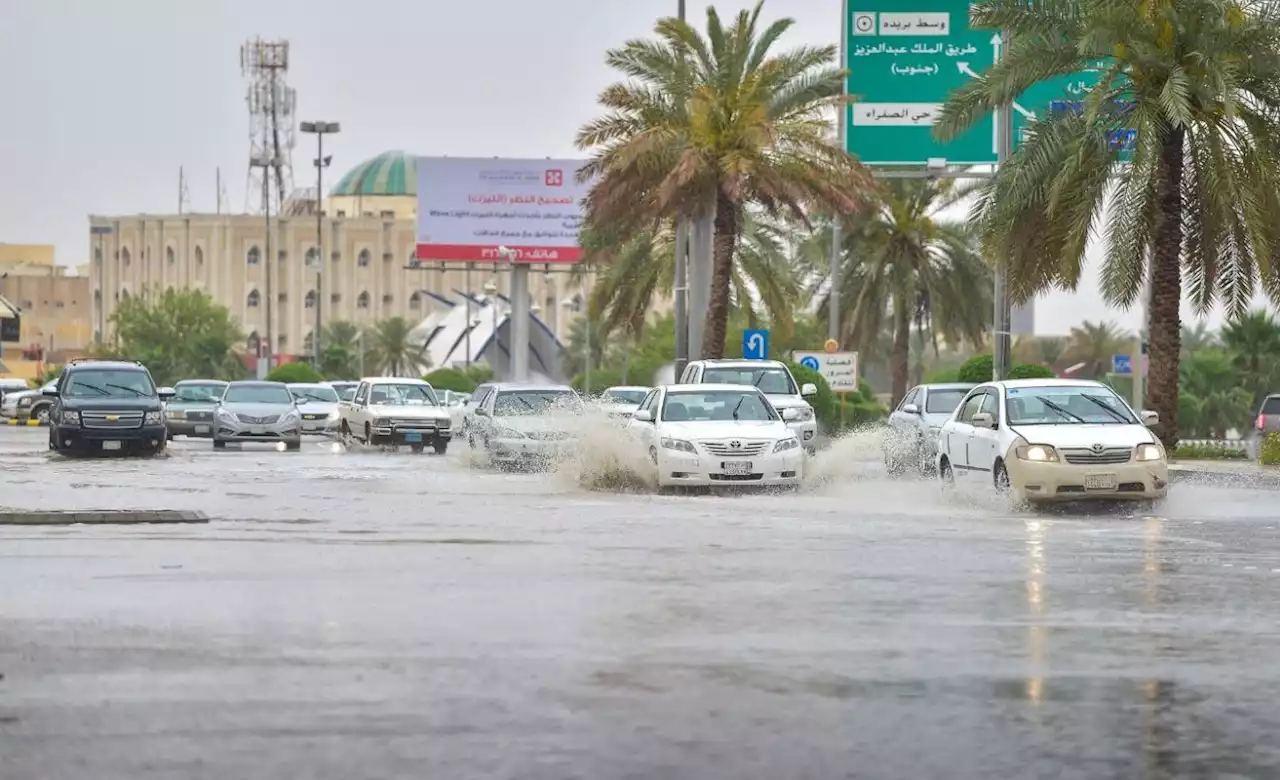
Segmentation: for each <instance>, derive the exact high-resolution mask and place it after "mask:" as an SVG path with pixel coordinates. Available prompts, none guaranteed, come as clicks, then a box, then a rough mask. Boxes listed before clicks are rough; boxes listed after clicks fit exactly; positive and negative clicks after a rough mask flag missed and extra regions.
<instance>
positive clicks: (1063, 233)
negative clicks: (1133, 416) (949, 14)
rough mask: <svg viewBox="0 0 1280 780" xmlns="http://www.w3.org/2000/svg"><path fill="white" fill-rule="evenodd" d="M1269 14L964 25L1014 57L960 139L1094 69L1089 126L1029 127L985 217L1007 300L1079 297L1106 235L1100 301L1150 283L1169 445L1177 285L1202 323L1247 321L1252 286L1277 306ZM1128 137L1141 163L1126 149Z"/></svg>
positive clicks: (980, 85) (1094, 11)
mask: <svg viewBox="0 0 1280 780" xmlns="http://www.w3.org/2000/svg"><path fill="white" fill-rule="evenodd" d="M1277 13H1278V12H1277V10H1276V8H1275V4H1274V3H1270V2H1261V1H1260V0H1257V1H1255V0H1176V1H1175V0H1145V2H1141V3H1138V2H1111V1H1109V0H1080V1H1079V2H1037V3H1030V2H1027V0H983V1H982V2H979V3H976V4H975V5H974V6H973V12H972V15H971V23H972V24H973V26H975V27H980V28H984V29H985V28H989V29H997V30H998V29H1004V30H1006V31H1007V32H1008V33H1010V34H1011V38H1010V40H1009V41H1008V42H1007V44H1006V47H1005V51H1004V57H1003V58H1002V59H1001V60H1000V61H999V62H998V63H996V65H995V66H993V67H992V68H990V69H989V70H987V71H986V72H985V73H984V75H983V77H982V78H979V79H973V80H972V81H970V82H969V83H968V84H966V85H965V86H964V87H962V88H961V89H959V90H957V91H955V92H954V93H953V94H952V95H951V98H950V99H949V100H948V102H947V103H946V105H945V106H944V107H943V109H942V112H941V116H940V117H939V121H938V123H937V125H936V126H935V131H936V132H937V134H938V135H939V137H941V138H943V139H951V138H954V137H955V136H956V135H958V134H959V133H961V132H963V131H964V130H965V129H967V128H969V127H971V126H972V125H973V124H974V123H975V122H977V121H978V120H979V119H981V118H983V117H985V116H987V115H989V114H990V113H991V112H992V111H993V110H994V109H997V108H1003V109H1005V110H1009V109H1010V108H1011V107H1012V103H1013V101H1014V100H1016V99H1017V98H1018V97H1019V96H1020V95H1022V93H1023V92H1024V91H1026V90H1027V89H1028V88H1029V87H1031V86H1033V85H1035V84H1036V83H1038V82H1040V81H1042V80H1044V79H1050V78H1055V77H1059V76H1075V75H1078V74H1080V73H1082V72H1084V71H1086V70H1089V69H1094V70H1097V69H1098V68H1101V72H1100V74H1099V76H1100V78H1099V80H1098V84H1097V86H1095V87H1093V88H1092V89H1091V90H1090V91H1089V92H1088V93H1087V94H1085V95H1084V96H1083V100H1082V102H1081V106H1082V109H1081V110H1079V111H1076V110H1068V111H1057V112H1054V111H1051V112H1048V116H1046V117H1044V118H1043V119H1042V121H1039V122H1036V123H1035V124H1034V125H1033V126H1032V127H1031V128H1030V130H1031V132H1030V133H1029V134H1028V138H1027V139H1026V140H1025V141H1024V142H1023V143H1021V144H1020V145H1019V146H1018V148H1017V149H1016V150H1015V151H1014V152H1013V154H1012V156H1011V157H1010V159H1009V161H1008V163H1007V164H1005V165H1002V166H1001V167H1000V172H999V174H998V175H997V176H996V178H995V179H994V180H992V181H991V182H990V184H989V186H988V187H986V188H984V191H983V194H982V196H981V197H980V198H979V201H978V203H977V204H976V205H975V216H976V217H977V218H978V219H979V220H980V222H981V225H982V230H983V240H984V247H985V248H986V249H987V250H988V251H989V252H990V253H991V255H992V257H993V258H995V259H997V260H998V261H999V262H1001V263H1002V264H1004V265H1005V266H1006V267H1007V269H1008V271H1009V279H1010V289H1011V295H1012V297H1013V298H1014V299H1015V300H1019V299H1026V298H1027V297H1028V296H1030V295H1033V294H1035V293H1036V292H1039V291H1040V290H1043V289H1046V288H1051V287H1061V288H1069V289H1074V288H1075V286H1076V285H1077V284H1078V282H1079V280H1080V275H1081V266H1082V262H1083V260H1084V255H1085V248H1086V246H1087V245H1088V243H1089V240H1090V237H1091V236H1092V235H1094V234H1095V232H1097V231H1098V230H1099V228H1102V229H1103V230H1102V232H1103V233H1104V234H1105V236H1106V242H1107V254H1106V258H1105V260H1104V263H1103V267H1102V292H1103V296H1104V297H1105V299H1106V300H1107V301H1108V302H1109V303H1111V304H1115V305H1119V306H1122V307H1125V308H1128V307H1129V305H1131V304H1133V303H1134V302H1136V301H1137V300H1138V298H1139V296H1140V295H1141V294H1142V291H1143V289H1144V287H1145V285H1146V284H1147V283H1148V282H1149V283H1150V294H1151V298H1150V301H1151V304H1150V311H1149V316H1150V330H1151V338H1150V356H1151V364H1150V378H1149V384H1148V393H1149V396H1150V399H1151V405H1152V406H1153V407H1154V409H1155V410H1156V411H1157V412H1159V414H1160V419H1161V423H1162V425H1161V438H1162V439H1164V441H1165V444H1166V445H1167V446H1173V445H1175V444H1176V442H1177V439H1178V417H1177V414H1178V361H1179V351H1180V350H1179V336H1180V332H1181V329H1180V324H1181V321H1180V314H1179V306H1180V304H1181V302H1182V297H1183V296H1182V292H1183V274H1184V273H1185V274H1186V286H1187V289H1188V293H1189V297H1190V298H1191V300H1192V302H1193V303H1194V304H1195V306H1196V308H1197V310H1198V311H1200V312H1204V311H1207V310H1208V309H1209V308H1210V307H1211V306H1212V305H1213V304H1214V303H1215V302H1223V303H1225V304H1226V306H1227V308H1228V310H1229V311H1230V312H1233V313H1239V312H1241V311H1243V310H1244V309H1245V308H1246V307H1247V306H1248V303H1249V301H1250V299H1251V297H1252V295H1253V293H1254V289H1255V286H1256V283H1257V281H1258V279H1259V276H1260V275H1261V276H1262V282H1263V285H1264V287H1265V288H1266V290H1267V292H1268V293H1269V294H1270V295H1271V296H1272V297H1273V298H1280V275H1278V274H1280V269H1277V268H1276V267H1275V266H1274V265H1273V264H1271V263H1269V262H1268V260H1269V258H1272V257H1275V256H1276V255H1277V253H1280V220H1276V219H1275V218H1274V215H1275V214H1276V213H1277V211H1278V210H1280V174H1278V171H1277V159H1278V157H1280V118H1278V117H1280V91H1278V90H1277V87H1276V85H1277V84H1280V56H1277V49H1280V22H1278V17H1277ZM1129 131H1133V132H1134V133H1136V135H1135V136H1134V138H1135V140H1134V143H1133V146H1132V152H1131V153H1130V152H1129V151H1128V150H1127V149H1126V148H1125V146H1124V145H1122V144H1119V143H1117V142H1116V139H1117V138H1123V137H1125V135H1126V134H1127V133H1128V132H1129ZM1117 182H1118V185H1117ZM1104 202H1105V203H1107V204H1108V205H1106V208H1105V211H1104ZM1148 257H1149V258H1150V263H1149V265H1148Z"/></svg>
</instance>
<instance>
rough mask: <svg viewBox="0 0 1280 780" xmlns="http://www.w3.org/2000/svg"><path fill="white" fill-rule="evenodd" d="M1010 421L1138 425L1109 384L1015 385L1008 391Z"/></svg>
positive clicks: (1006, 393) (1032, 423) (1043, 423)
mask: <svg viewBox="0 0 1280 780" xmlns="http://www.w3.org/2000/svg"><path fill="white" fill-rule="evenodd" d="M1005 398H1006V399H1007V404H1008V409H1009V424H1010V425H1138V424H1140V423H1139V422H1138V420H1137V419H1136V418H1135V417H1134V416H1133V412H1131V411H1130V410H1129V407H1128V406H1126V405H1125V403H1124V401H1122V400H1121V399H1120V396H1118V395H1116V394H1115V393H1114V392H1112V391H1111V390H1110V389H1109V388H1106V387H1093V386H1080V387H1070V386H1068V387H1062V386H1055V387H1013V388H1009V389H1008V390H1006V391H1005Z"/></svg>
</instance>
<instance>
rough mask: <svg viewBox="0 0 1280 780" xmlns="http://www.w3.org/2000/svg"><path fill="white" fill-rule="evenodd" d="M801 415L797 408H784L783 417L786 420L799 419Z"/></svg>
mask: <svg viewBox="0 0 1280 780" xmlns="http://www.w3.org/2000/svg"><path fill="white" fill-rule="evenodd" d="M799 416H800V412H799V411H797V410H795V409H783V410H782V419H783V420H784V421H786V422H791V421H792V420H795V419H797V418H798V417H799Z"/></svg>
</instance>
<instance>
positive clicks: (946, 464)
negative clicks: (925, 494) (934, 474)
mask: <svg viewBox="0 0 1280 780" xmlns="http://www.w3.org/2000/svg"><path fill="white" fill-rule="evenodd" d="M938 481H939V482H941V483H942V484H943V486H944V487H951V486H952V485H955V484H956V474H955V472H954V471H952V470H951V461H949V460H947V459H946V458H943V459H942V462H941V463H940V464H938Z"/></svg>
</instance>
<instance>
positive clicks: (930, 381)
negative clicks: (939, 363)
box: [924, 368, 960, 385]
mask: <svg viewBox="0 0 1280 780" xmlns="http://www.w3.org/2000/svg"><path fill="white" fill-rule="evenodd" d="M959 381H960V370H959V369H956V368H949V369H947V370H945V371H934V372H933V373H932V374H929V375H928V376H926V377H925V378H924V382H925V384H927V385H941V384H946V383H948V382H959Z"/></svg>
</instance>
